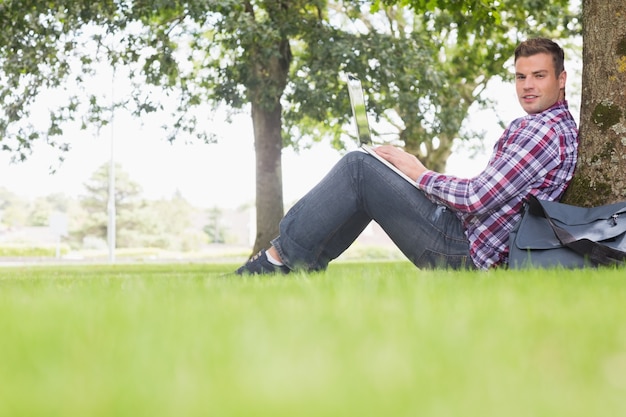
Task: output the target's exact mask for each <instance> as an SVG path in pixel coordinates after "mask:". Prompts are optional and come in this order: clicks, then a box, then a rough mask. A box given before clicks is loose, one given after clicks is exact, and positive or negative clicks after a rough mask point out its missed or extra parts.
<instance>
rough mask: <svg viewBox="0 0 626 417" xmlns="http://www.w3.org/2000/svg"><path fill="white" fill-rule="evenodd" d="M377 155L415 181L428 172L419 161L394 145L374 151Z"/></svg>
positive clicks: (379, 147) (384, 146) (380, 147)
mask: <svg viewBox="0 0 626 417" xmlns="http://www.w3.org/2000/svg"><path fill="white" fill-rule="evenodd" d="M374 150H375V151H376V153H377V154H378V155H380V156H382V157H383V158H385V159H386V160H387V161H389V162H391V163H392V164H393V165H395V166H396V167H397V168H398V169H399V170H400V171H402V172H404V173H405V174H406V175H408V176H409V178H411V179H412V180H413V181H417V179H418V178H419V177H420V175H422V173H424V171H426V167H424V165H422V163H421V162H420V160H419V159H417V158H416V157H415V155H412V154H410V153H408V152H405V151H403V150H402V149H399V148H396V147H395V146H392V145H382V146H378V147H376V148H375V149H374Z"/></svg>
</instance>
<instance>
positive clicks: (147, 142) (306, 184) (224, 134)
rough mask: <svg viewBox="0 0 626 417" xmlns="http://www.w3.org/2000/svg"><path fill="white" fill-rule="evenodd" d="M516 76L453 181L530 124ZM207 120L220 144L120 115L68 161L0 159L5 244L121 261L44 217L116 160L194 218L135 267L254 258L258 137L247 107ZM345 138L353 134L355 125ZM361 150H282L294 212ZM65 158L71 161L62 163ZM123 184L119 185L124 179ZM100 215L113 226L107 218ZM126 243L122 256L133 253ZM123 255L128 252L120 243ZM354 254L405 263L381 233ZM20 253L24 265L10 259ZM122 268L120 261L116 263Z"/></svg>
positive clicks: (150, 197)
mask: <svg viewBox="0 0 626 417" xmlns="http://www.w3.org/2000/svg"><path fill="white" fill-rule="evenodd" d="M581 43H582V41H581V39H577V38H575V39H571V40H568V42H567V44H568V45H569V48H568V47H566V70H567V72H568V83H567V99H568V102H569V105H570V109H571V111H572V114H573V116H574V118H575V120H577V121H578V120H579V110H580V94H581V78H582V61H581V57H580V55H581V49H582V47H581ZM508 66H509V67H510V70H511V77H510V78H509V79H500V78H497V77H496V78H494V79H493V80H492V81H491V82H490V83H489V85H488V89H487V92H486V94H485V96H487V97H490V98H493V100H494V105H493V107H492V108H488V109H481V108H479V106H478V105H477V104H475V105H473V107H472V110H471V111H470V115H469V117H468V118H467V119H466V121H465V123H466V124H467V125H468V126H469V130H470V131H476V132H478V133H479V135H478V136H477V137H476V138H475V139H474V140H470V141H467V142H461V141H457V144H456V146H455V149H454V152H453V154H452V155H451V156H450V158H449V159H448V161H447V165H446V173H449V174H453V175H457V176H460V177H471V176H473V175H475V174H477V173H479V172H480V171H481V170H482V169H483V168H484V166H485V164H486V163H487V160H488V157H489V155H490V152H491V147H492V146H493V144H494V143H495V141H496V140H497V138H498V137H499V136H500V134H501V133H502V127H501V126H500V125H499V123H498V121H499V120H501V121H504V122H505V123H508V122H510V121H511V120H513V119H514V118H516V117H520V116H522V115H523V111H522V109H521V107H520V106H519V104H518V101H517V97H516V94H515V87H514V83H513V73H512V71H513V65H512V60H511V61H509V63H508ZM89 88H90V89H97V88H100V89H103V91H104V94H106V93H107V90H108V91H109V94H111V96H112V97H113V96H122V95H123V94H125V91H126V90H127V89H128V88H129V86H128V85H127V83H126V82H125V80H124V77H121V76H119V74H118V75H117V76H116V75H115V74H113V73H111V71H110V69H108V68H106V67H103V68H102V69H101V71H100V72H99V74H98V76H97V77H95V78H94V79H93V80H92V85H91V86H90V87H89ZM366 93H367V92H366ZM47 101H49V103H48V102H47ZM53 104H54V97H46V96H44V97H43V99H42V101H40V102H39V103H38V106H39V109H40V112H39V115H40V116H41V117H42V120H43V121H45V118H46V117H47V116H48V108H47V107H48V106H52V105H53ZM206 111H207V113H206V118H207V120H209V126H210V127H209V130H210V132H211V133H213V134H215V135H216V137H217V138H218V142H217V143H212V144H206V143H202V142H200V141H195V142H194V141H184V140H176V141H173V142H168V141H167V140H165V139H164V138H163V137H164V132H163V129H162V128H161V127H160V125H159V123H158V119H155V116H146V117H145V118H143V119H137V118H134V117H132V116H131V115H130V114H128V112H125V111H123V110H117V111H116V112H115V113H113V117H112V118H111V120H110V123H109V125H108V126H105V127H102V128H100V129H97V130H87V131H85V130H81V129H79V127H78V126H72V125H71V124H70V125H69V128H67V129H66V133H65V136H64V138H65V139H69V142H70V144H71V149H70V150H69V151H68V152H66V153H64V154H61V153H59V151H58V150H56V149H53V148H51V147H49V146H46V145H45V144H37V145H35V146H34V149H33V152H32V154H31V155H30V156H29V157H28V158H27V159H26V160H25V161H21V162H15V161H12V160H11V157H10V155H8V154H6V153H4V154H0V191H1V192H3V193H4V195H3V196H2V197H4V198H3V199H4V203H3V205H2V207H0V244H3V245H9V246H15V245H17V246H19V247H25V246H26V247H27V246H35V247H43V248H47V251H46V250H45V251H44V252H46V253H48V254H51V253H54V257H56V258H59V259H66V260H85V259H87V260H89V259H90V258H91V259H95V260H102V259H104V258H105V257H107V256H108V259H109V260H110V261H111V260H113V258H111V253H110V252H108V251H109V248H108V244H107V242H106V239H102V238H94V237H93V236H89V235H88V234H87V236H82V237H81V239H80V241H79V242H77V241H76V240H75V241H73V242H72V241H71V239H70V238H69V237H68V236H65V235H63V236H58V231H57V230H55V227H54V225H53V224H52V223H54V220H53V218H54V217H55V214H58V213H56V211H55V210H54V209H53V208H52V207H48V209H47V210H48V211H49V215H48V216H46V215H45V213H44V214H43V217H44V218H43V219H42V218H41V217H42V213H41V211H42V210H44V211H45V210H46V208H43V209H42V208H41V205H42V201H44V200H45V199H50V196H56V197H52V199H53V200H54V199H55V198H57V199H58V197H59V196H61V198H63V199H66V200H69V201H72V202H73V203H79V202H80V201H81V200H83V199H85V198H86V197H87V196H88V195H89V192H88V190H87V187H86V184H87V183H89V182H90V180H92V177H93V176H94V174H95V173H96V171H98V170H99V169H107V170H108V167H109V164H110V162H111V158H113V160H114V162H115V163H116V166H117V168H116V171H119V172H117V173H116V174H117V175H119V174H120V173H123V174H122V175H127V176H128V179H129V180H130V181H131V182H133V183H135V184H136V185H138V186H139V188H138V189H137V196H136V197H137V198H139V199H140V200H141V201H138V202H137V203H141V202H143V203H146V202H148V203H149V202H153V203H154V202H158V201H161V202H162V201H169V202H170V203H172V204H174V205H175V204H178V203H181V204H183V205H184V206H185V210H184V211H185V213H186V214H185V216H188V217H189V218H188V219H187V221H186V222H185V221H181V219H177V220H179V222H178V225H172V227H174V228H176V227H184V228H185V229H186V230H184V231H183V230H171V228H170V230H169V231H167V232H165V231H164V232H163V233H164V234H171V235H178V236H176V237H174V236H170V237H169V238H168V237H167V236H161V237H160V240H159V241H160V242H161V243H157V244H154V243H145V244H141V243H138V244H134V245H131V246H140V247H144V249H145V247H146V246H150V247H153V249H154V250H152V251H148V252H146V251H134V252H129V255H128V256H127V258H128V259H130V258H133V257H135V258H145V257H147V258H152V259H158V258H168V259H171V258H182V259H186V260H188V259H192V258H198V259H205V258H206V257H210V258H215V257H216V256H217V257H226V259H229V260H232V259H233V256H234V257H235V258H237V257H240V258H243V257H245V256H247V255H249V253H248V252H249V250H250V248H251V247H252V244H253V242H254V236H255V221H254V201H255V186H254V176H255V162H254V161H255V160H254V143H253V141H254V137H253V132H252V120H251V118H250V114H249V107H247V108H246V109H244V110H243V111H242V112H241V113H239V114H236V115H235V116H234V117H232V120H230V121H229V120H227V119H228V115H227V113H226V111H225V109H219V108H218V109H208V110H206ZM346 129H347V130H349V129H355V127H354V126H353V125H350V126H347V127H346ZM347 142H348V143H349V142H350V141H347ZM355 148H356V145H355V146H354V147H353V148H350V147H348V149H346V150H342V151H339V150H336V149H334V148H333V147H332V146H331V144H330V143H329V141H321V142H319V143H315V144H313V145H312V146H311V147H310V148H306V149H300V150H298V151H296V150H294V149H292V148H289V147H288V148H284V149H283V190H284V201H285V204H286V206H287V208H288V207H289V206H290V205H291V204H293V203H294V202H295V201H296V200H297V199H298V198H299V197H300V196H302V195H303V194H304V193H306V192H307V191H308V190H309V189H310V188H311V187H312V186H314V185H315V184H316V183H317V182H318V181H319V180H320V179H321V178H322V177H323V176H324V174H325V173H326V172H327V171H328V170H329V169H330V167H332V166H333V164H334V163H335V162H336V161H337V160H338V159H339V158H340V157H341V155H343V154H344V153H345V152H346V151H348V150H351V149H355ZM60 156H62V158H63V160H60V159H59V157H60ZM117 181H118V182H120V180H119V179H118V180H117ZM12 203H13V204H14V207H13V208H14V209H15V204H17V205H18V206H19V212H20V213H21V215H20V216H17V217H16V216H15V214H13V215H12V214H11V210H10V206H11V204H12ZM45 204H46V203H44V205H45ZM38 206H39V207H38ZM37 211H39V212H37ZM118 211H119V209H118ZM101 214H102V216H106V212H105V213H101ZM61 215H63V216H65V219H66V220H65V221H66V223H67V229H68V233H69V234H71V233H72V230H73V229H75V228H76V227H77V226H76V224H75V222H76V219H73V218H72V214H68V213H61ZM156 216H157V217H158V216H159V214H156ZM34 217H38V219H34ZM169 220H170V219H168V218H167V216H166V217H165V218H161V221H162V222H163V223H166V222H167V221H169ZM156 221H159V219H157V220H156ZM164 229H167V227H164ZM135 240H136V241H141V239H135ZM144 241H145V240H144ZM152 241H153V242H154V240H152ZM164 241H169V243H166V242H164ZM123 242H124V241H123V240H122V244H121V246H126V245H125V244H124V243H123ZM117 246H118V248H119V246H120V242H119V240H118V245H117ZM154 246H157V247H154ZM355 246H356V247H361V248H363V247H365V248H369V250H368V249H362V250H361V251H358V250H357V251H355V252H356V256H364V255H369V256H383V257H397V256H399V252H398V251H397V250H396V249H395V248H394V247H393V245H392V243H391V241H390V240H389V238H388V237H387V236H386V235H385V234H384V232H383V231H382V230H381V229H380V227H378V225H376V224H375V223H373V224H372V225H371V226H370V227H369V228H368V229H366V231H365V232H364V234H363V235H362V236H361V238H359V240H358V241H357V242H356V244H355ZM59 247H61V248H62V249H59ZM127 249H128V248H127ZM135 249H137V248H135ZM158 249H161V250H158ZM12 253H14V254H15V255H16V256H10V255H11V254H12ZM21 253H28V251H26V252H22V251H21V250H20V251H17V252H12V251H9V252H8V253H7V254H6V255H8V256H7V257H8V258H10V259H11V258H24V257H27V256H19V255H20V254H21ZM347 256H350V254H348V255H347ZM113 257H115V255H113ZM31 258H32V257H31ZM35 258H36V257H35ZM43 258H44V259H47V258H48V256H44V257H43ZM117 259H121V258H120V257H119V256H118V257H117ZM13 260H14V259H11V261H13Z"/></svg>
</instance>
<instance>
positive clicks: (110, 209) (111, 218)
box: [107, 68, 115, 263]
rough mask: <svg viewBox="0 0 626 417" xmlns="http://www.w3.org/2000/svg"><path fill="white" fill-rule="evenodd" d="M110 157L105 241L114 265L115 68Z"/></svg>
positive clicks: (112, 83)
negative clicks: (107, 219) (107, 218)
mask: <svg viewBox="0 0 626 417" xmlns="http://www.w3.org/2000/svg"><path fill="white" fill-rule="evenodd" d="M109 125H110V128H111V157H110V160H109V201H108V204H107V209H108V214H109V222H108V225H107V238H108V239H107V240H108V243H109V262H110V263H115V153H114V151H115V148H114V144H115V129H114V125H115V68H113V75H112V77H111V122H110V123H109Z"/></svg>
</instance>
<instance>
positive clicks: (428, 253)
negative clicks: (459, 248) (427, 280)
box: [415, 249, 475, 269]
mask: <svg viewBox="0 0 626 417" xmlns="http://www.w3.org/2000/svg"><path fill="white" fill-rule="evenodd" d="M415 265H416V266H417V267H419V268H431V269H434V268H440V269H474V268H475V267H474V263H473V262H472V261H471V259H470V258H469V256H467V255H450V254H447V253H440V252H435V251H433V250H430V249H425V250H424V252H422V254H421V255H420V257H419V258H418V259H416V261H415Z"/></svg>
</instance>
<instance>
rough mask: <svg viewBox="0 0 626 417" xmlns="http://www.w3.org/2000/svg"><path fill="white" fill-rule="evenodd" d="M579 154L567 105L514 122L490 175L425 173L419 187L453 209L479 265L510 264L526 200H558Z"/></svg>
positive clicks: (501, 141) (496, 149)
mask: <svg viewBox="0 0 626 417" xmlns="http://www.w3.org/2000/svg"><path fill="white" fill-rule="evenodd" d="M577 153H578V129H577V128H576V122H575V121H574V119H573V117H572V115H571V114H570V112H569V109H568V107H567V102H566V101H561V102H558V103H556V104H555V105H554V106H552V107H551V108H549V109H547V110H545V111H543V112H542V113H538V114H529V115H527V116H525V117H521V118H519V119H516V120H514V121H513V122H512V123H511V124H510V125H509V127H508V128H507V129H506V130H505V131H504V133H503V134H502V136H501V137H500V139H499V140H498V142H497V143H496V144H495V146H494V150H493V154H492V156H491V159H490V160H489V163H488V164H487V167H486V168H485V170H484V171H483V172H482V173H480V174H479V175H478V176H476V177H474V178H471V179H462V178H458V177H454V176H450V175H443V174H439V173H437V172H433V171H426V172H425V173H424V174H422V176H420V178H418V181H417V184H418V186H419V187H420V188H421V189H422V190H424V192H425V193H426V194H427V195H428V196H429V198H430V199H431V200H433V201H434V202H436V203H440V204H443V205H445V206H448V207H450V208H451V209H453V210H454V211H455V212H456V214H457V216H458V217H459V218H460V219H461V221H462V222H463V225H464V227H465V234H466V236H467V238H468V240H469V243H470V253H471V257H472V260H473V261H474V264H476V266H477V267H478V268H480V269H489V268H490V267H492V266H497V265H501V264H506V263H507V262H508V253H509V248H508V238H509V232H510V231H511V229H513V227H514V226H515V224H516V223H517V222H518V221H519V219H520V217H521V214H520V212H521V208H522V205H523V200H524V199H525V198H526V197H527V196H528V195H529V194H534V195H536V196H537V197H539V198H543V199H548V200H557V199H559V198H560V197H561V195H562V194H563V192H564V191H565V189H566V188H567V186H568V184H569V182H570V180H571V179H572V175H573V173H574V168H575V166H576V158H577Z"/></svg>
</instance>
